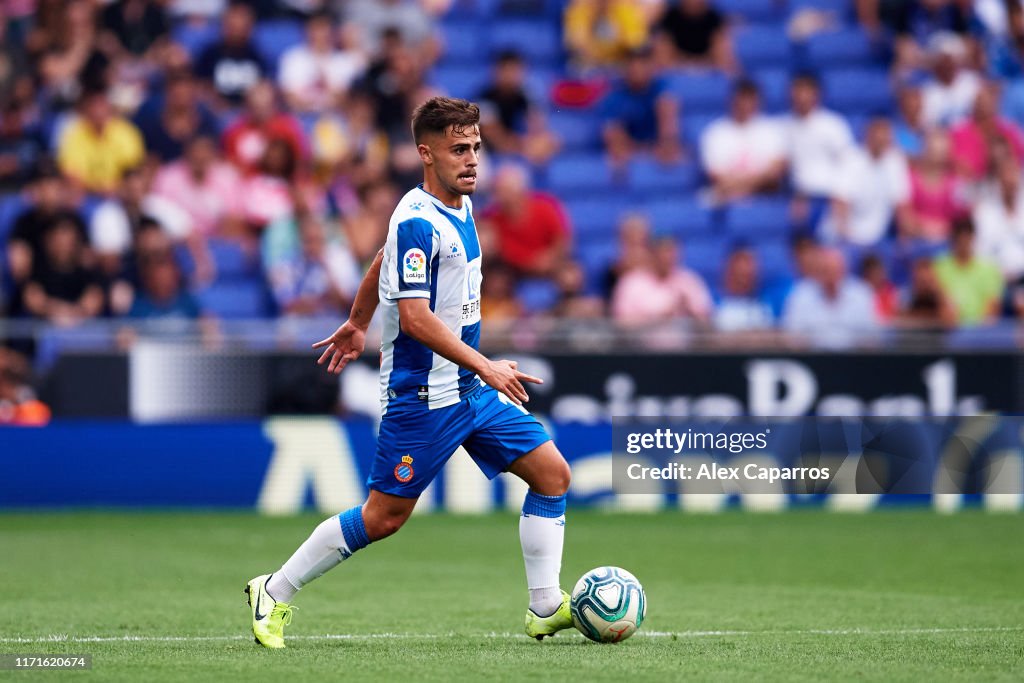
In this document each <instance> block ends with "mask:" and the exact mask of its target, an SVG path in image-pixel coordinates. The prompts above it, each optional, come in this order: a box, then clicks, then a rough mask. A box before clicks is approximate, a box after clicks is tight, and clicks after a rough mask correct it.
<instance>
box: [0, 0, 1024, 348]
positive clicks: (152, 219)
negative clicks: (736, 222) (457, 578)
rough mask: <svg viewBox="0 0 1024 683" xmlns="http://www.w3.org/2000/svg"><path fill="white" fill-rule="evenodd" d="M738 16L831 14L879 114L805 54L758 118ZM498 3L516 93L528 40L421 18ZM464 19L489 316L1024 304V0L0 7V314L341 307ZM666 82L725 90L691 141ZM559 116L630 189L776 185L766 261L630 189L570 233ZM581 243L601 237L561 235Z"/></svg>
mask: <svg viewBox="0 0 1024 683" xmlns="http://www.w3.org/2000/svg"><path fill="white" fill-rule="evenodd" d="M755 7H756V8H757V11H758V12H761V13H763V14H764V15H766V16H769V15H770V16H773V17H778V21H780V22H784V25H785V31H786V36H787V38H786V39H787V40H788V41H789V42H790V43H792V44H793V45H796V44H799V43H801V42H802V41H808V40H812V39H813V37H814V36H815V35H823V34H826V35H827V34H828V32H829V31H835V30H837V29H843V28H850V29H852V30H856V31H857V32H858V35H860V36H862V37H863V38H864V40H865V41H866V44H867V46H868V47H867V49H868V51H869V52H870V59H871V60H873V63H874V64H880V65H882V66H883V68H884V69H885V70H886V74H887V78H888V83H887V84H886V85H887V87H891V88H892V89H893V92H894V106H893V107H892V108H891V109H890V110H885V108H884V107H883V108H881V109H880V110H879V111H877V112H869V113H867V114H866V115H862V116H860V117H859V118H857V119H856V120H854V119H853V118H852V117H850V116H847V115H846V114H845V113H844V112H842V111H839V110H836V109H833V108H830V107H828V106H826V102H827V101H828V100H827V99H826V98H825V97H824V96H823V87H822V82H821V78H820V75H819V74H818V73H816V71H815V69H814V68H813V66H814V64H813V62H811V63H807V62H804V63H801V64H799V65H798V66H799V67H800V68H794V69H792V70H791V72H790V73H788V74H787V83H786V89H787V93H786V97H785V99H786V102H785V105H784V106H783V107H782V109H781V110H780V111H773V112H768V111H767V109H766V107H765V106H764V99H765V93H764V92H763V87H764V84H763V83H762V82H759V81H758V80H757V79H754V78H751V77H749V76H750V74H748V73H747V69H746V68H745V66H744V63H743V60H742V59H740V58H739V56H738V53H739V52H740V50H739V46H738V45H737V40H738V38H737V36H739V35H742V33H741V30H742V28H743V26H744V25H745V24H747V23H750V18H749V17H748V16H746V15H745V14H744V12H746V11H748V10H750V8H755ZM503 12H504V13H507V14H508V16H509V17H511V18H512V19H513V20H515V19H516V18H517V17H522V16H526V17H530V18H531V19H534V20H540V21H549V22H550V25H551V26H552V27H553V29H554V30H556V31H557V35H558V36H559V43H560V44H559V49H560V57H559V60H558V63H557V64H556V65H555V68H554V69H552V68H550V67H551V65H546V69H547V70H546V73H548V74H551V73H553V74H554V78H552V79H551V80H550V81H549V82H546V83H545V88H544V89H543V90H542V91H541V92H537V89H536V88H533V87H531V86H530V83H531V76H532V75H534V73H533V67H534V65H533V64H532V63H531V61H530V58H529V56H528V53H529V52H530V50H529V48H530V41H531V40H532V36H530V35H522V36H520V37H519V40H520V41H521V46H520V47H521V48H522V49H518V48H517V46H516V45H514V44H513V45H506V46H504V47H502V49H492V47H491V46H490V45H489V43H488V36H486V35H482V36H481V35H460V34H459V33H458V31H451V30H449V31H445V30H443V28H444V27H452V26H455V27H458V26H466V25H469V26H472V25H482V24H480V23H477V24H472V23H471V22H468V23H467V22H465V21H464V18H465V17H466V16H470V15H472V16H474V17H479V16H483V15H485V14H486V15H487V16H488V17H490V21H491V24H490V25H497V24H498V23H499V22H500V21H501V16H502V13H503ZM460 22H461V23H460ZM463 39H465V41H467V43H469V42H472V44H473V45H476V46H477V47H476V48H475V49H476V50H477V52H472V51H470V52H469V53H468V58H469V59H470V60H471V61H470V62H469V63H465V64H462V65H461V66H462V68H463V71H465V70H466V69H475V70H476V71H477V72H486V74H485V75H486V78H484V79H482V81H481V83H482V85H481V87H480V88H479V89H478V90H476V91H475V92H471V93H467V94H468V95H470V96H472V97H473V98H474V99H476V100H477V101H479V102H480V103H481V106H482V112H483V121H482V131H483V135H484V138H485V142H486V146H487V150H488V153H489V155H490V157H491V158H490V160H489V161H488V164H489V169H488V171H487V176H488V178H487V180H486V182H485V183H484V184H483V187H482V189H481V192H480V196H478V197H476V198H474V202H475V206H476V213H477V223H478V228H479V231H480V235H481V242H482V249H483V253H484V256H485V259H486V260H487V261H488V264H487V266H486V278H485V280H484V288H485V290H484V295H483V302H484V309H483V311H484V317H485V319H488V320H490V321H492V322H494V323H497V324H501V323H506V324H514V323H515V322H516V321H518V320H520V319H522V318H524V317H528V316H532V317H548V318H558V319H564V318H583V319H597V318H610V319H612V320H613V321H615V322H617V323H620V324H621V325H622V326H624V327H627V328H643V327H645V326H650V325H652V324H658V323H662V322H665V321H670V322H672V321H680V320H685V321H690V322H691V323H692V324H693V325H694V326H695V327H700V328H706V329H713V330H721V331H726V332H735V333H737V334H741V333H749V332H757V331H763V330H778V329H781V330H785V331H789V332H793V333H797V334H804V335H807V336H809V337H812V338H817V339H819V340H820V341H822V342H824V343H830V340H832V337H833V336H835V335H841V334H842V332H843V331H844V330H845V331H849V330H858V329H865V330H871V329H876V328H884V327H886V326H906V327H913V328H926V329H951V328H955V327H958V326H971V325H980V324H985V323H990V322H994V321H997V320H999V319H1012V318H1016V317H1019V316H1021V315H1024V189H1022V187H1021V163H1022V161H1024V133H1022V130H1021V125H1022V124H1024V8H1022V4H1021V2H1020V1H1019V0H850V2H839V1H838V0H837V1H836V2H823V1H815V0H777V1H776V0H749V1H747V0H732V1H729V2H725V1H724V0H723V1H721V2H716V1H715V0H571V1H568V2H557V1H554V0H505V1H503V0H488V1H487V2H471V1H469V0H255V1H253V2H234V1H229V0H114V1H105V0H3V1H2V2H0V193H2V194H3V197H2V199H0V240H2V244H3V250H4V258H3V259H0V271H2V272H0V278H2V279H0V282H2V285H0V306H2V309H0V311H2V312H3V315H5V316H7V317H11V318H24V319H30V320H45V321H49V322H51V323H53V324H55V325H59V326H65V327H70V326H75V325H78V324H80V323H81V322H83V321H86V320H90V319H95V318H112V319H118V320H137V319H190V320H191V319H199V320H216V319H217V318H218V317H264V316H266V317H271V316H276V317H280V316H296V317H301V316H318V315H327V316H334V317H339V316H342V315H343V312H344V311H345V310H346V308H347V306H348V305H349V303H350V302H351V299H352V297H353V296H354V293H355V291H356V288H357V286H358V283H359V280H360V278H361V273H362V272H363V269H364V267H365V266H366V264H367V263H368V261H370V260H371V259H372V258H373V255H374V254H375V252H376V251H377V249H378V248H379V247H380V246H381V245H382V244H383V241H384V238H385V235H386V231H387V224H388V219H389V217H390V214H391V211H392V210H393V209H394V206H395V203H396V201H397V200H398V198H399V197H400V196H401V194H402V193H404V192H405V191H406V190H407V189H408V188H409V187H411V186H412V185H413V184H415V183H417V182H419V180H420V166H419V158H418V156H417V154H416V152H415V149H414V147H413V145H412V144H411V140H410V135H409V131H408V124H409V117H410V114H411V112H412V110H413V108H414V107H415V106H416V105H417V104H418V103H419V102H421V101H423V100H424V99H425V98H427V97H429V96H431V95H433V94H439V93H442V92H445V91H446V90H447V88H446V85H448V84H447V83H444V82H442V81H439V80H438V79H434V78H432V73H433V70H432V69H433V68H434V67H435V65H437V64H442V63H444V64H448V65H450V64H451V62H452V61H453V60H452V55H453V54H455V53H456V51H458V50H463V51H464V50H465V46H463V45H460V41H462V40H463ZM836 40H839V38H837V39H836ZM513 42H514V41H513ZM787 49H789V47H787ZM524 53H526V56H524ZM474 56H475V57H476V59H474ZM445 60H447V61H445ZM679 74H699V75H701V76H702V77H705V78H709V79H711V81H709V82H711V83H712V85H717V84H719V83H727V84H728V89H729V90H728V98H729V101H728V104H727V106H724V107H723V109H722V111H719V112H717V114H716V115H715V116H712V117H709V119H708V120H707V121H705V122H704V124H705V125H702V126H701V127H700V129H699V130H698V131H697V132H696V134H695V135H693V136H688V135H687V131H686V130H684V125H683V122H684V121H686V120H687V118H686V115H687V112H688V106H689V104H688V102H687V100H686V97H685V96H680V95H679V90H678V89H674V88H673V87H671V82H670V81H671V79H672V78H673V77H676V76H678V75H679ZM843 95H844V97H842V98H838V99H844V100H849V99H851V98H858V97H860V96H861V95H862V93H858V92H846V93H843ZM870 95H871V93H869V92H865V93H863V96H864V97H869V96H870ZM560 111H571V112H577V113H580V114H581V116H584V118H586V117H590V118H592V119H595V120H597V121H599V131H598V137H597V139H596V140H595V141H594V143H595V146H596V147H597V151H598V152H600V153H601V164H600V165H601V168H600V169H598V168H594V169H593V172H594V174H595V177H596V176H597V175H600V174H601V173H604V172H605V171H607V173H608V174H610V176H609V177H611V178H612V185H611V188H612V191H613V192H616V193H617V194H618V198H619V199H623V200H624V201H625V202H626V203H627V204H628V203H629V200H630V196H629V191H628V190H627V189H623V188H622V187H619V186H617V185H616V184H615V183H616V181H615V179H616V178H618V177H619V174H626V173H628V172H629V171H628V170H627V169H628V168H630V165H631V164H634V163H635V162H636V161H637V160H638V159H649V160H650V161H651V163H652V164H654V166H653V169H654V170H653V171H652V173H653V175H654V176H655V178H654V180H653V181H652V182H654V183H655V184H657V183H659V182H660V183H662V184H664V183H666V182H672V181H671V179H672V178H673V177H674V176H673V173H676V172H677V171H678V169H680V168H693V169H695V171H696V174H697V175H696V187H695V188H694V189H693V191H692V192H690V194H692V197H690V196H689V195H686V193H685V192H683V191H682V188H680V191H670V190H666V195H665V196H666V197H670V198H673V200H674V199H675V198H678V197H681V196H684V195H686V196H684V200H685V201H691V200H692V203H696V204H697V205H698V206H699V211H700V212H701V215H702V216H704V218H702V219H701V220H705V221H707V222H708V225H709V226H711V228H710V229H711V230H712V231H714V230H718V229H719V226H720V225H721V221H725V220H727V219H725V218H722V215H723V214H722V213H721V212H728V211H729V210H730V207H733V206H740V205H745V204H747V203H749V202H751V201H752V200H758V199H769V200H771V201H773V202H775V204H772V206H776V205H778V203H779V202H784V206H785V213H784V214H783V215H781V216H779V217H777V219H773V220H776V222H778V223H781V224H780V225H776V226H772V227H771V229H772V231H773V234H774V235H775V236H776V237H777V238H778V240H781V244H783V245H784V250H785V254H784V257H783V258H784V263H782V265H781V266H779V264H774V265H773V267H772V268H770V269H767V268H766V267H765V264H764V263H763V259H764V256H765V253H766V252H765V249H764V248H763V244H764V243H763V241H762V240H760V239H759V237H758V235H756V234H755V235H753V236H749V237H746V238H736V239H732V238H730V239H728V240H727V241H726V243H725V247H724V249H723V250H721V251H719V252H708V253H713V254H715V256H714V257H713V258H714V260H715V264H714V266H713V267H709V266H708V263H707V260H708V259H709V258H712V257H711V256H707V255H706V254H705V255H698V256H694V255H693V254H691V253H689V252H688V247H689V244H688V241H687V237H686V235H687V234H688V233H687V229H686V226H685V225H684V226H683V229H681V230H676V229H670V228H668V227H667V226H666V225H663V224H661V222H660V220H659V217H658V216H655V215H652V214H651V213H650V212H647V211H645V207H646V205H639V204H638V205H637V206H636V207H630V206H626V207H625V210H622V211H621V212H618V213H617V214H616V215H615V216H614V221H615V224H616V225H615V231H614V232H612V233H611V234H609V235H600V234H597V233H595V232H594V231H588V230H587V227H588V226H587V225H581V224H580V223H581V219H580V217H579V216H578V215H575V214H573V212H571V211H570V210H569V209H568V208H567V206H566V197H563V196H561V195H560V194H559V193H558V192H557V191H556V188H557V187H558V185H557V183H555V182H553V181H554V179H553V178H552V177H551V174H550V173H549V172H548V171H549V169H553V168H554V165H555V164H557V163H558V162H559V160H560V159H562V158H563V155H565V154H566V153H567V152H566V149H567V146H568V143H567V141H566V140H564V139H563V138H564V137H565V136H566V131H565V130H557V131H556V129H555V127H554V126H552V125H551V123H550V119H551V116H552V114H553V113H556V112H560ZM581 120H583V119H581ZM569 132H570V133H571V132H572V131H569ZM588 172H589V171H588V169H586V168H583V169H580V174H581V177H578V178H577V179H576V181H575V182H576V185H578V186H580V188H581V190H580V193H581V194H582V195H583V196H586V194H587V192H588ZM659 178H660V180H659ZM616 188H617V189H616ZM593 192H594V193H595V194H600V193H601V192H607V190H599V189H595V190H593ZM686 192H689V191H688V190H687V191H686ZM708 217H710V218H708ZM604 218H605V219H607V218H608V217H607V216H605V217H604ZM755 218H759V219H761V220H763V219H764V216H760V217H757V216H755ZM728 220H733V219H731V218H730V219H728ZM754 224H755V225H757V226H760V225H761V224H760V223H757V222H756V220H755V223H754ZM758 229H760V228H758ZM584 234H586V235H587V237H586V238H584V237H582V235H584ZM589 240H594V241H600V242H604V244H603V245H600V246H604V247H608V248H607V249H605V251H603V252H602V253H604V254H606V258H604V259H603V260H601V259H594V258H582V257H581V254H582V253H583V252H584V251H587V252H588V253H593V252H594V246H595V245H594V244H593V243H588V241H589ZM616 240H617V242H616V244H614V245H612V242H615V241H616ZM721 242H722V240H719V241H718V242H716V244H718V243H721ZM775 255H776V256H778V249H776V250H775ZM768 270H770V271H771V272H770V273H769V272H767V271H768ZM709 274H713V277H710V276H709ZM833 341H836V343H839V344H841V340H839V339H838V338H836V339H835V340H833Z"/></svg>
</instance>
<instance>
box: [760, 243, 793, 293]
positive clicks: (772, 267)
mask: <svg viewBox="0 0 1024 683" xmlns="http://www.w3.org/2000/svg"><path fill="white" fill-rule="evenodd" d="M754 250H755V251H756V252H757V257H758V261H759V262H760V267H761V283H762V284H769V283H772V282H778V281H779V280H786V279H790V278H792V277H793V261H792V257H791V255H790V249H789V243H788V241H786V240H781V239H780V240H771V241H768V242H762V243H760V244H757V245H755V247H754Z"/></svg>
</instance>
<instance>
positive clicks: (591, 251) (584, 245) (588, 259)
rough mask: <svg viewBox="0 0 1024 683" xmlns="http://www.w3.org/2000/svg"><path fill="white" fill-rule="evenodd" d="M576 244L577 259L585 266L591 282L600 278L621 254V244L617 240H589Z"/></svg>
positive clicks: (584, 268)
mask: <svg viewBox="0 0 1024 683" xmlns="http://www.w3.org/2000/svg"><path fill="white" fill-rule="evenodd" d="M576 244H577V246H576V260H577V261H579V262H580V265H581V266H583V270H585V271H586V272H587V275H588V279H590V281H591V282H597V281H598V280H600V279H601V276H602V275H603V274H604V271H605V270H607V268H608V266H609V265H611V263H612V262H613V261H614V260H615V258H616V257H617V256H618V255H619V245H618V242H616V241H615V240H610V239H609V240H587V241H581V242H577V243H576Z"/></svg>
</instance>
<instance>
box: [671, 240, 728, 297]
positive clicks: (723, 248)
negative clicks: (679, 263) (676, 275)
mask: <svg viewBox="0 0 1024 683" xmlns="http://www.w3.org/2000/svg"><path fill="white" fill-rule="evenodd" d="M681 252H682V259H683V263H684V264H685V265H686V267H687V268H692V269H693V270H695V271H697V272H698V273H699V274H700V276H701V277H703V278H704V280H705V282H706V283H707V284H708V286H714V285H717V284H718V283H719V282H720V281H721V279H722V268H723V267H724V265H725V256H726V254H727V253H728V245H727V243H726V241H725V240H724V239H722V238H721V237H705V238H699V239H697V238H695V239H691V240H684V241H683V245H682V249H681Z"/></svg>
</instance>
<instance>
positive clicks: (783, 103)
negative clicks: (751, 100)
mask: <svg viewBox="0 0 1024 683" xmlns="http://www.w3.org/2000/svg"><path fill="white" fill-rule="evenodd" d="M751 78H753V79H754V81H755V82H757V85H758V86H759V87H760V88H761V106H762V107H763V108H764V110H765V111H766V112H772V113H777V112H781V111H786V110H787V109H788V108H789V82H790V79H791V75H790V73H789V71H788V70H787V69H759V70H757V71H754V72H753V74H752V75H751Z"/></svg>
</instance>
